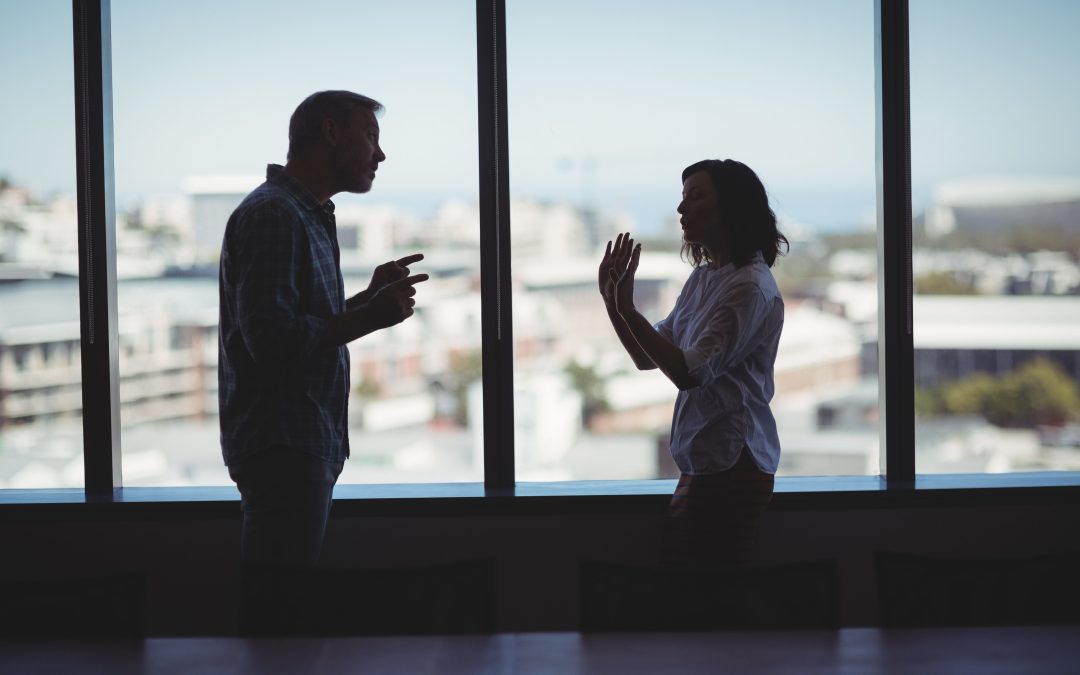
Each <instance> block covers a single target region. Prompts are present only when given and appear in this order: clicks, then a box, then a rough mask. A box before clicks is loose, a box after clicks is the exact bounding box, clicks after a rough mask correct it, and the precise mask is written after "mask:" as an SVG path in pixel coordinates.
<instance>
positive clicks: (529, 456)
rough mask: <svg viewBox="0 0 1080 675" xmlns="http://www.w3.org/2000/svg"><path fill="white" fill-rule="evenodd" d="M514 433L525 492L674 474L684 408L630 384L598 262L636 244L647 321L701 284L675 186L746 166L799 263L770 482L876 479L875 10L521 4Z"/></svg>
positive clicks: (654, 387) (793, 269)
mask: <svg viewBox="0 0 1080 675" xmlns="http://www.w3.org/2000/svg"><path fill="white" fill-rule="evenodd" d="M507 13H508V19H507V21H508V26H507V45H508V46H507V50H508V64H507V66H508V78H509V88H508V96H509V108H510V110H509V122H510V139H509V148H510V153H511V156H510V170H511V181H510V184H511V189H512V202H511V213H512V223H513V225H512V227H513V273H514V277H515V283H516V286H515V289H514V322H515V323H514V339H515V347H516V351H515V387H516V389H517V392H516V397H515V416H516V419H515V423H516V425H517V435H516V440H515V443H516V447H517V458H516V459H517V461H516V464H517V471H518V477H519V478H520V479H522V480H540V479H620V478H622V479H629V478H654V477H662V476H671V475H674V466H673V464H672V462H671V459H670V456H669V454H668V450H667V445H668V437H669V432H670V424H671V415H672V405H673V402H674V400H675V395H676V390H675V387H674V386H673V385H672V384H671V383H670V382H669V381H668V380H667V379H666V378H665V377H664V376H663V375H660V374H658V371H655V370H653V371H644V372H639V371H637V370H635V368H634V366H633V364H632V362H631V360H630V358H629V357H628V356H627V354H626V353H625V352H624V351H623V349H622V348H621V346H620V345H619V343H618V341H617V339H616V337H615V334H614V331H613V329H612V327H611V325H610V324H609V322H608V319H607V316H606V314H605V311H604V307H603V303H602V301H601V299H600V296H599V294H598V290H597V281H596V279H597V277H596V270H597V266H598V264H599V261H600V259H601V256H602V253H603V250H604V246H605V243H606V242H607V241H608V240H609V239H613V238H614V236H615V234H616V233H617V232H621V231H630V232H632V233H634V234H635V236H636V238H637V239H638V240H640V241H643V242H644V249H643V250H644V252H643V254H642V258H641V266H640V269H639V271H638V275H637V276H638V279H637V304H638V307H639V308H640V309H641V311H642V313H643V314H644V315H645V316H646V317H647V318H648V319H649V320H650V321H653V322H655V321H658V320H660V319H662V318H663V317H664V316H666V315H667V313H668V312H669V311H670V310H671V308H672V306H673V304H674V301H675V299H676V297H677V295H678V293H679V290H680V288H681V287H682V284H683V282H684V281H685V280H686V278H687V276H688V275H689V273H690V271H691V267H690V265H689V264H688V263H686V262H684V261H683V260H681V259H680V256H679V248H680V244H681V232H680V226H679V222H678V216H677V214H676V212H675V209H676V206H677V205H678V203H679V200H680V196H681V191H682V183H681V172H682V170H683V168H685V167H686V166H688V165H690V164H691V163H693V162H696V161H698V160H701V159H705V158H729V157H730V158H735V159H738V160H741V161H743V162H745V163H746V164H747V165H749V166H750V167H752V168H753V169H754V170H755V171H756V172H757V173H758V175H759V176H760V177H761V178H762V180H763V181H764V182H765V185H766V187H767V189H768V190H769V193H770V196H771V203H772V206H773V208H774V210H775V211H776V212H777V214H778V216H779V218H780V228H781V230H782V231H783V232H784V233H785V234H786V235H787V236H788V238H789V239H790V240H791V252H790V254H789V255H788V256H786V257H784V258H781V259H780V261H779V262H778V264H777V266H776V267H775V268H774V274H775V276H776V278H777V281H778V282H779V284H780V287H781V290H782V292H783V294H784V298H785V306H786V319H785V328H784V333H783V337H782V340H781V345H780V351H779V355H778V358H777V361H776V372H775V378H776V395H775V397H774V399H773V401H772V409H773V411H774V414H775V416H776V419H777V423H778V426H779V433H780V442H781V446H782V448H783V452H782V455H781V460H780V469H779V471H780V473H781V474H787V475H793V474H866V473H877V472H878V423H877V365H876V353H877V352H876V311H877V291H876V274H877V257H876V253H875V246H876V244H875V237H876V234H875V224H874V211H875V171H874V120H875V112H874V70H873V64H874V52H873V49H874V47H873V35H874V33H873V4H872V3H870V2H862V1H857V0H833V1H830V2H814V3H805V2H780V1H773V2H755V3H742V2H716V1H714V0H707V1H706V0H701V1H694V0H684V1H681V2H672V3H642V2H630V3H626V2H618V3H616V2H609V3H602V2H592V3H579V2H571V1H569V0H566V1H557V2H543V3H541V2H510V3H508V8H507Z"/></svg>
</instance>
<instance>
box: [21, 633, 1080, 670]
mask: <svg viewBox="0 0 1080 675" xmlns="http://www.w3.org/2000/svg"><path fill="white" fill-rule="evenodd" d="M0 673H12V674H13V675H14V674H21V673H65V674H66V673H80V674H82V673H110V674H112V675H124V674H126V673H153V674H154V675H159V674H165V673H169V674H172V673H177V674H180V673H198V674H200V675H215V674H220V675H226V674H228V675H234V674H235V675H271V674H276V673H283V674H284V673H289V674H293V673H318V674H320V675H323V674H333V673H403V674H409V675H424V674H426V673H450V674H457V673H461V674H462V675H465V674H468V675H473V674H481V673H559V674H560V675H561V674H563V673H618V674H619V675H622V674H624V673H680V674H693V673H787V674H791V675H795V674H798V675H810V674H814V673H844V674H848V673H850V674H851V675H874V674H876V673H912V674H916V673H917V674H918V675H924V674H926V673H948V674H950V675H952V674H956V675H982V674H985V673H992V674H997V673H1025V674H1027V673H1031V674H1032V675H1035V674H1038V675H1052V674H1054V673H1071V674H1075V673H1080V626H1054V627H1010V628H935V629H921V630H901V629H889V630H882V629H877V628H845V629H842V630H837V631H791V632H745V633H744V632H724V633H644V634H628V633H622V634H607V635H596V634H593V635H583V634H581V633H517V634H499V635H489V636H420V637H357V638H319V639H303V640H250V639H240V638H150V639H146V640H143V641H136V642H126V643H125V642H96V643H94V642H76V641H68V640H64V641H41V642H22V643H16V642H5V641H0Z"/></svg>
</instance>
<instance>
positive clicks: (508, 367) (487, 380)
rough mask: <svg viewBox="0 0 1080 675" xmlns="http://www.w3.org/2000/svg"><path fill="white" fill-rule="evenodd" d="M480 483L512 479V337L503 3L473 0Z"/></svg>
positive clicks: (503, 483) (497, 484) (499, 484)
mask: <svg viewBox="0 0 1080 675" xmlns="http://www.w3.org/2000/svg"><path fill="white" fill-rule="evenodd" d="M476 72H477V96H478V99H479V100H478V102H477V103H478V115H477V117H478V120H477V122H478V124H479V141H480V143H479V145H480V153H479V154H480V158H479V159H480V167H479V178H480V301H481V304H482V308H481V323H482V326H481V335H482V343H483V345H482V349H483V369H484V372H483V387H484V441H483V442H484V485H485V486H486V487H489V488H507V487H513V485H514V342H513V330H512V325H511V324H512V317H513V313H512V311H511V304H510V187H509V171H508V169H507V163H508V158H509V153H508V152H507V147H506V139H507V120H506V3H505V0H476Z"/></svg>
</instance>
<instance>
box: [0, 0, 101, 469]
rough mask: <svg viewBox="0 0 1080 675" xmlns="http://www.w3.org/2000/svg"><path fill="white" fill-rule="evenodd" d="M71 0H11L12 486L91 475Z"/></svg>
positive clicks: (6, 306) (7, 190)
mask: <svg viewBox="0 0 1080 675" xmlns="http://www.w3.org/2000/svg"><path fill="white" fill-rule="evenodd" d="M73 70H74V65H73V57H72V51H71V3H70V2H57V1H55V0H52V1H49V2H35V3H22V2H14V1H9V0H0V92H3V96H4V105H3V106H2V108H3V112H2V113H0V115H2V116H0V120H2V121H0V488H56V487H82V485H83V459H82V448H83V442H82V362H81V360H80V346H81V344H80V334H79V280H78V273H79V240H78V224H77V221H78V211H77V208H76V203H75V126H74V109H75V104H74V98H73V93H72V91H73V89H74V83H73V81H72V72H73Z"/></svg>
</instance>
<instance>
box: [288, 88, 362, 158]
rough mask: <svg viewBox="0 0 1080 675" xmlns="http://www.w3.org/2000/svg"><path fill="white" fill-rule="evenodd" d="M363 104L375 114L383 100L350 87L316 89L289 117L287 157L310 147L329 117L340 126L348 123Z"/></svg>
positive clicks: (320, 133) (314, 142)
mask: <svg viewBox="0 0 1080 675" xmlns="http://www.w3.org/2000/svg"><path fill="white" fill-rule="evenodd" d="M357 107H362V108H366V109H367V110H370V111H371V114H372V115H378V114H379V113H380V112H382V110H383V105H382V103H379V102H378V101H376V100H375V99H373V98H368V97H367V96H363V95H361V94H356V93H353V92H351V91H343V90H330V91H317V92H315V93H314V94H312V95H311V96H308V97H307V98H305V99H304V100H303V101H302V102H301V103H300V105H298V106H296V110H295V111H294V112H293V114H292V117H291V118H290V119H289V153H288V155H287V158H288V159H292V158H293V157H294V156H295V155H296V154H298V153H301V152H303V151H305V150H307V149H308V148H311V147H313V146H314V145H315V144H316V142H317V141H318V139H319V137H320V136H321V135H322V123H323V120H325V119H332V120H334V121H335V122H337V123H338V124H339V125H341V126H348V124H349V115H350V114H352V111H353V110H354V109H355V108H357Z"/></svg>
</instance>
